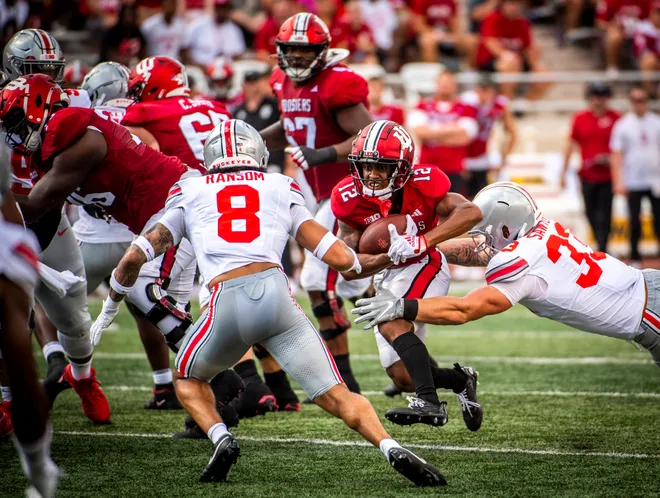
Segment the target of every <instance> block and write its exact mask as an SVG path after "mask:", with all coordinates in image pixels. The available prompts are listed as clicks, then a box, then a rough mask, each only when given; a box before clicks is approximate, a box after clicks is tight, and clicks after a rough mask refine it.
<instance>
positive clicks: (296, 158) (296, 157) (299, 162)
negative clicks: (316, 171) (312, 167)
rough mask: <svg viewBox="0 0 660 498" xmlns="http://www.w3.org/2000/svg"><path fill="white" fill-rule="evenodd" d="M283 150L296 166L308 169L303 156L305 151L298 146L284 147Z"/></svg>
mask: <svg viewBox="0 0 660 498" xmlns="http://www.w3.org/2000/svg"><path fill="white" fill-rule="evenodd" d="M284 152H286V153H287V154H289V155H290V156H291V159H292V160H293V162H294V163H295V165H296V166H298V167H299V168H302V169H303V170H306V169H309V163H308V162H307V158H306V157H305V153H304V152H303V150H302V149H301V148H300V147H291V146H290V147H285V148H284Z"/></svg>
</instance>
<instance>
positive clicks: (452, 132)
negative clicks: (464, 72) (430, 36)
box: [407, 71, 479, 193]
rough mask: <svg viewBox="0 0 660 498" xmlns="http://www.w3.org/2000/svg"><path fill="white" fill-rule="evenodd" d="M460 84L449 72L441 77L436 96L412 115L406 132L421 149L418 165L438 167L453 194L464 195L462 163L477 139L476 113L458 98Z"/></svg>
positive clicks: (441, 74) (413, 111) (423, 101)
mask: <svg viewBox="0 0 660 498" xmlns="http://www.w3.org/2000/svg"><path fill="white" fill-rule="evenodd" d="M457 92H458V84H457V83H456V78H455V77H454V75H453V74H452V73H450V72H448V71H445V72H443V73H440V75H439V76H438V81H437V86H436V92H435V95H434V96H433V97H432V98H429V99H425V100H422V101H421V102H420V103H419V104H418V105H417V107H416V109H414V110H412V111H410V113H409V116H408V123H407V125H408V126H407V128H408V129H409V130H410V131H411V132H412V133H413V134H414V135H415V137H416V139H417V140H418V142H419V143H420V145H421V152H420V157H419V163H421V164H435V165H436V166H438V167H439V168H440V169H441V170H442V171H443V172H444V173H445V174H446V175H447V176H448V177H449V180H450V181H451V190H452V191H453V192H460V193H462V191H463V161H464V159H465V154H466V152H467V147H468V145H469V144H470V142H471V141H472V140H473V139H474V138H475V137H476V136H477V133H478V132H479V125H478V124H477V120H476V114H477V110H476V108H475V107H473V106H468V105H465V104H464V103H462V102H461V101H460V99H459V98H458V93H457Z"/></svg>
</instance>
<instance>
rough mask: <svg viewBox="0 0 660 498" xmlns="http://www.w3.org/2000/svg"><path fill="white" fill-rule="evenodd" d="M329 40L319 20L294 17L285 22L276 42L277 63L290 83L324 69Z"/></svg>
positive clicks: (303, 16)
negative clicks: (290, 80)
mask: <svg viewBox="0 0 660 498" xmlns="http://www.w3.org/2000/svg"><path fill="white" fill-rule="evenodd" d="M331 40H332V37H331V36H330V31H329V30H328V27H327V26H326V25H325V23H324V22H323V21H322V20H321V19H320V18H318V17H317V16H315V15H314V14H306V13H305V14H296V15H295V16H292V17H289V18H288V19H287V20H286V21H284V23H283V24H282V26H281V27H280V32H279V33H278V34H277V38H276V39H275V45H276V46H277V63H278V65H279V66H280V68H281V69H282V71H284V73H285V74H286V75H287V76H288V77H289V78H291V79H292V80H293V81H296V82H301V81H305V80H308V79H310V78H311V77H313V76H314V75H316V74H318V73H319V72H321V70H323V68H324V67H325V64H326V61H327V57H328V47H329V46H330V42H331ZM305 49H307V51H308V53H307V54H305V53H304V52H305ZM312 52H313V54H312Z"/></svg>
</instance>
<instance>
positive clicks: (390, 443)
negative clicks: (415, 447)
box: [378, 438, 401, 459]
mask: <svg viewBox="0 0 660 498" xmlns="http://www.w3.org/2000/svg"><path fill="white" fill-rule="evenodd" d="M378 447H379V448H380V451H382V452H383V455H385V458H388V459H389V456H388V453H389V452H390V450H391V449H392V448H401V445H400V444H399V443H397V442H396V441H395V440H394V439H392V438H387V439H383V440H382V441H381V442H380V444H379V445H378Z"/></svg>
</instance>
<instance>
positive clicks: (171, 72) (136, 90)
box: [127, 55, 190, 102]
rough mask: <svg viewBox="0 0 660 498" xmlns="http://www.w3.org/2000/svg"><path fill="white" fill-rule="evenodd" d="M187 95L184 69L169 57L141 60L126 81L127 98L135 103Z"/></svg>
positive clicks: (186, 77) (186, 79) (186, 80)
mask: <svg viewBox="0 0 660 498" xmlns="http://www.w3.org/2000/svg"><path fill="white" fill-rule="evenodd" d="M189 95H190V88H189V87H188V76H187V75H186V68H185V67H184V66H183V64H181V63H180V62H179V61H177V60H174V59H172V58H171V57H165V56H161V55H159V56H157V57H147V58H146V59H143V60H141V61H140V62H138V65H137V66H135V68H134V69H133V71H131V74H130V76H129V79H128V95H127V97H128V98H130V99H133V100H135V101H136V102H151V101H153V100H160V99H164V98H167V97H178V96H183V97H188V96H189Z"/></svg>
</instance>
